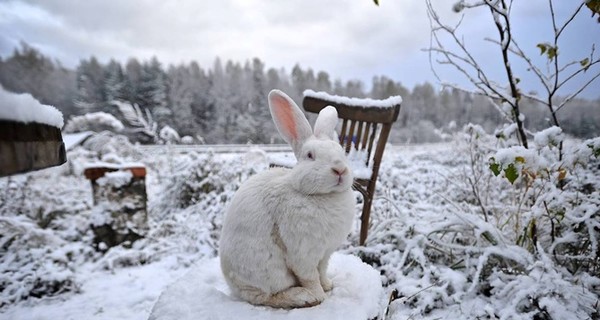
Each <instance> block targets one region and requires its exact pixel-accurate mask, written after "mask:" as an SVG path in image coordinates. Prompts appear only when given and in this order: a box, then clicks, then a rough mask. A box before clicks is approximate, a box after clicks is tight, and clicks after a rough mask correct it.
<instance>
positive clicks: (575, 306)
mask: <svg viewBox="0 0 600 320" xmlns="http://www.w3.org/2000/svg"><path fill="white" fill-rule="evenodd" d="M103 139H104V140H103ZM119 139H120V138H118V137H117V138H114V137H113V138H111V137H98V138H95V139H91V140H90V141H88V142H86V143H87V144H86V148H81V147H78V148H74V149H73V150H71V151H70V152H69V154H68V156H69V160H70V161H69V163H67V164H65V165H64V166H62V167H60V168H52V169H48V170H44V171H40V172H35V173H29V174H26V175H21V176H15V177H11V178H1V179H0V189H2V190H3V191H2V193H3V194H2V195H1V196H0V201H4V202H5V203H4V204H3V205H1V206H0V210H1V211H0V228H2V229H0V230H2V231H3V232H0V271H2V277H1V278H0V299H1V300H0V319H132V320H133V319H147V318H148V316H149V314H150V311H151V309H152V307H153V305H154V303H155V302H156V301H157V299H158V297H159V295H160V294H161V292H162V291H163V290H164V289H165V288H166V286H167V285H169V284H170V283H172V282H174V281H175V280H176V279H178V278H179V277H181V276H182V275H183V274H185V273H186V271H188V270H190V267H191V266H192V265H194V264H195V263H201V262H202V261H206V260H208V259H211V258H214V257H215V256H216V253H217V250H218V235H219V228H220V224H221V215H222V212H223V209H224V207H225V205H226V203H227V201H228V199H230V197H231V196H232V195H233V193H234V192H235V190H236V189H237V187H238V186H239V184H240V183H241V181H243V180H245V179H246V178H247V177H248V176H249V175H251V174H253V173H254V172H256V171H259V170H264V169H266V166H267V162H268V161H267V156H268V155H267V154H266V153H264V152H263V151H260V150H258V149H249V151H248V152H245V153H233V154H231V153H199V152H196V151H193V150H185V149H181V148H176V149H174V148H169V147H168V146H164V147H163V149H153V150H152V151H150V150H149V149H145V150H143V151H140V149H139V148H136V147H133V146H131V145H128V144H127V143H126V142H124V141H122V140H119ZM461 150H462V149H460V148H458V147H457V145H456V144H454V143H446V144H435V145H415V146H393V147H390V148H388V149H387V150H386V154H385V156H384V160H383V165H382V169H381V173H380V184H379V187H378V193H377V197H376V200H375V201H374V208H373V211H372V212H373V213H372V215H373V221H372V227H371V229H370V237H369V240H368V243H367V245H366V247H358V246H357V245H356V244H357V242H358V219H356V223H355V226H354V230H353V231H352V234H351V236H350V238H349V240H348V242H347V243H346V244H344V246H343V247H342V248H340V251H341V252H343V253H346V254H355V255H358V256H359V257H361V258H362V259H363V261H366V262H367V263H370V264H372V265H373V266H374V267H375V268H376V269H378V270H379V271H380V272H381V274H382V276H381V279H382V281H383V283H384V284H385V292H386V296H389V295H390V293H391V292H392V291H393V290H394V289H396V290H398V298H397V299H396V300H395V301H394V302H392V303H391V304H390V306H389V311H388V316H387V318H388V319H408V318H428V319H457V318H475V317H482V318H485V317H489V318H492V319H493V318H511V317H512V318H515V319H518V318H522V319H527V318H531V316H532V315H533V313H528V312H535V311H536V309H535V308H532V307H530V306H529V305H527V301H529V300H531V301H535V303H536V304H538V305H539V306H541V307H540V308H539V309H543V310H549V311H548V312H549V313H550V314H552V315H554V318H562V317H566V318H569V317H571V318H572V317H577V318H585V317H586V315H590V314H593V312H594V303H596V304H597V301H598V293H599V291H598V289H599V288H600V279H598V278H596V277H594V276H592V275H589V274H587V273H583V274H579V275H577V276H576V277H575V276H570V275H569V274H567V273H566V272H565V271H564V270H563V269H562V268H559V267H556V268H555V267H553V265H552V262H550V261H544V260H543V256H542V258H539V259H537V260H534V259H533V258H532V256H531V255H530V254H529V253H528V252H527V251H526V250H525V249H523V248H522V247H521V246H516V245H512V244H510V243H500V244H499V245H498V246H495V247H492V248H496V247H500V248H499V249H497V251H498V252H499V255H500V256H502V255H503V254H504V253H503V252H510V254H511V259H512V260H514V261H516V262H518V264H519V265H523V266H525V270H523V271H519V270H517V271H514V270H513V271H512V272H509V271H506V270H508V269H510V268H511V265H505V264H504V262H502V261H499V262H498V263H497V265H493V263H492V265H491V266H490V268H487V267H486V266H487V265H488V262H489V261H492V262H493V260H492V258H490V257H491V256H493V253H490V252H491V251H489V250H488V251H484V250H483V249H482V251H481V252H479V253H477V254H476V253H474V251H477V250H471V251H469V253H467V254H465V253H464V252H462V251H461V248H459V247H457V248H456V251H453V249H448V248H447V247H442V246H440V245H438V244H437V242H435V241H440V242H443V241H446V239H450V238H445V237H446V234H451V233H452V236H453V238H451V240H448V242H449V243H468V242H469V241H470V240H469V239H470V238H469V237H470V236H472V237H473V238H474V239H476V242H477V243H480V242H481V241H482V240H481V239H482V238H486V239H487V237H488V236H489V235H490V234H491V235H492V237H494V238H495V239H499V241H500V242H503V241H504V240H505V239H506V238H507V237H508V236H507V235H500V234H497V233H498V232H499V231H498V229H495V228H493V227H492V226H490V225H489V224H486V223H484V222H483V220H482V218H481V217H480V215H477V214H476V212H477V208H478V206H477V204H476V203H474V202H473V201H472V199H470V196H469V192H468V190H469V187H468V185H467V184H465V183H464V181H462V180H461V179H459V177H461V176H464V172H466V170H467V169H468V166H467V165H466V164H467V162H468V161H467V159H466V156H465V154H464V153H462V151H461ZM92 160H103V161H137V162H143V163H145V164H146V165H147V168H148V178H147V188H148V197H149V201H148V204H149V218H150V224H151V230H150V233H149V235H148V237H147V238H146V239H144V240H140V241H138V242H136V243H135V244H134V246H133V248H130V249H126V248H121V247H117V248H113V249H111V250H109V251H108V252H107V253H106V254H105V255H101V254H99V253H97V252H95V251H94V250H93V249H91V245H90V242H91V240H90V239H91V235H90V232H89V231H88V230H87V225H88V221H89V219H90V215H91V214H92V204H91V187H90V186H89V182H88V181H87V180H85V178H84V177H83V176H82V174H81V172H82V170H83V166H84V165H85V162H87V161H92ZM496 184H500V183H496ZM360 208H361V206H360V205H358V206H357V207H356V214H357V216H358V214H359V212H360ZM459 222H460V223H462V224H459ZM464 225H467V226H471V228H466V227H464ZM459 227H461V228H463V229H460V230H459V231H457V230H458V229H459ZM444 230H446V231H447V230H450V231H448V232H446V231H444ZM442 233H443V234H442ZM432 235H433V236H432ZM448 237H450V235H449V236H448ZM461 237H462V238H461ZM461 239H463V240H461ZM461 241H462V242H461ZM475 245H479V244H475ZM475 245H474V247H473V248H476V247H475ZM481 246H482V247H483V245H481ZM486 250H487V248H486ZM490 250H491V249H490ZM494 250H495V249H494ZM503 250H504V251H503ZM454 252H455V253H456V255H455V253H454ZM461 254H463V255H464V256H463V257H462V258H461ZM483 256H485V257H486V258H485V259H483V258H482V257H483ZM500 269H502V270H504V271H503V272H504V273H502V272H500V271H498V270H500ZM503 275H505V276H503ZM536 277H538V278H536ZM484 278H485V279H484ZM473 279H475V281H474V280H473ZM477 279H484V280H485V281H483V280H481V281H477ZM40 283H42V284H43V285H40ZM516 283H523V286H522V287H521V286H519V285H517V284H516ZM490 284H493V285H492V286H491V287H490ZM486 286H488V287H486ZM527 290H530V291H527ZM37 296H43V297H41V298H37ZM528 299H529V300H528ZM544 299H545V300H544ZM553 299H554V300H553ZM555 300H556V301H560V303H558V304H557V305H558V306H560V308H563V307H564V306H566V307H567V308H566V309H564V310H571V311H570V312H571V313H567V311H564V312H563V311H553V310H551V308H552V304H553V303H554V301H555ZM523 301H525V302H523ZM386 302H387V301H386ZM386 304H387V303H384V304H383V306H382V310H381V315H382V317H383V314H384V312H385V310H384V309H385V305H386ZM524 305H525V306H524ZM523 306H524V307H523ZM582 306H584V307H582ZM585 306H587V307H585ZM544 308H546V309H544ZM586 308H587V309H586ZM596 308H597V307H596ZM532 310H533V311H532ZM572 310H580V311H578V312H573V311H572ZM596 310H597V309H596Z"/></svg>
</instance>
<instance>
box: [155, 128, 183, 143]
mask: <svg viewBox="0 0 600 320" xmlns="http://www.w3.org/2000/svg"><path fill="white" fill-rule="evenodd" d="M158 136H159V137H160V139H161V142H162V143H165V144H174V143H179V141H181V138H180V137H179V133H177V131H176V130H175V129H173V128H171V127H169V126H164V127H163V128H162V129H160V132H159V133H158Z"/></svg>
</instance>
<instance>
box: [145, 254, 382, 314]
mask: <svg viewBox="0 0 600 320" xmlns="http://www.w3.org/2000/svg"><path fill="white" fill-rule="evenodd" d="M327 274H328V275H329V277H330V278H331V279H332V281H333V290H331V291H330V292H328V293H327V299H325V301H323V302H322V303H321V304H319V305H317V306H314V307H310V308H299V309H291V310H286V309H274V308H271V307H263V306H254V305H251V304H249V303H248V302H245V301H242V300H240V299H238V298H236V297H233V296H232V295H231V292H230V290H229V287H227V284H226V282H225V278H223V274H222V273H221V269H220V266H219V258H214V259H210V260H205V261H202V262H201V263H199V264H197V265H196V266H194V267H192V268H191V270H190V271H189V272H188V273H187V274H186V275H184V276H183V277H181V278H180V279H179V280H177V281H175V282H174V283H173V284H171V285H170V286H169V287H167V289H165V291H163V293H162V294H161V295H160V297H159V298H158V301H157V302H156V304H155V305H154V308H153V309H152V312H151V314H150V317H149V320H196V319H211V320H220V319H223V320H225V319H261V320H262V319H274V320H277V319H282V320H283V319H288V320H289V319H298V320H300V319H314V320H319V319H345V320H353V319H356V320H367V319H375V318H377V317H378V316H379V315H380V313H381V310H382V306H383V300H384V299H385V297H384V290H383V287H382V285H381V278H380V275H379V272H377V271H376V270H375V269H373V268H372V267H371V266H369V265H367V264H365V263H363V262H362V261H361V260H360V259H359V258H357V257H355V256H350V255H342V254H337V253H334V254H333V255H332V257H331V260H330V262H329V269H328V272H327Z"/></svg>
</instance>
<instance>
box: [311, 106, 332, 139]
mask: <svg viewBox="0 0 600 320" xmlns="http://www.w3.org/2000/svg"><path fill="white" fill-rule="evenodd" d="M337 122H338V113H337V110H336V109H335V108H334V107H332V106H327V107H325V108H323V109H322V110H321V112H319V116H318V117H317V121H316V122H315V136H317V137H319V138H325V137H326V138H328V139H333V140H335V139H336V132H335V126H336V125H337Z"/></svg>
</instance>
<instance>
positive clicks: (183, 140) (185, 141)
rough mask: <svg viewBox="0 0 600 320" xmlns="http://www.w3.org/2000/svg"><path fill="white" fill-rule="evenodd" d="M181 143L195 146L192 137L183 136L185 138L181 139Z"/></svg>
mask: <svg viewBox="0 0 600 320" xmlns="http://www.w3.org/2000/svg"><path fill="white" fill-rule="evenodd" d="M181 143H183V144H194V138H192V137H191V136H183V137H181Z"/></svg>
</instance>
